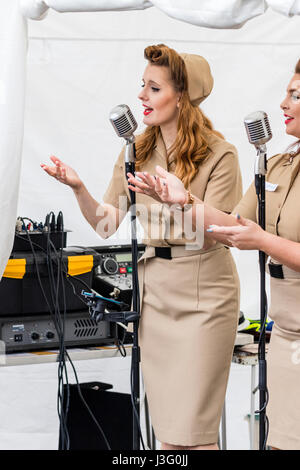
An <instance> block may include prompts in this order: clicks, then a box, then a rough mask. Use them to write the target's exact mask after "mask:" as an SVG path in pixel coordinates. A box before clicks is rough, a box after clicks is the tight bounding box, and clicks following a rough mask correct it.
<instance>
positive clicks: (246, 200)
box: [232, 183, 257, 222]
mask: <svg viewBox="0 0 300 470" xmlns="http://www.w3.org/2000/svg"><path fill="white" fill-rule="evenodd" d="M256 210H257V196H256V192H255V187H254V183H252V184H251V185H250V186H249V188H248V189H247V191H246V193H245V194H244V196H243V198H242V199H241V200H240V202H239V203H238V204H237V205H236V206H235V208H234V209H233V211H232V213H233V214H239V215H241V216H242V217H245V218H246V219H250V220H252V221H253V222H257V216H256Z"/></svg>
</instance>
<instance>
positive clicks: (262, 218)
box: [255, 145, 268, 450]
mask: <svg viewBox="0 0 300 470" xmlns="http://www.w3.org/2000/svg"><path fill="white" fill-rule="evenodd" d="M266 171H267V151H266V146H265V145H259V146H258V147H257V157H256V161H255V189H256V194H257V199H258V223H259V225H260V227H261V228H262V229H263V230H265V228H266V207H265V194H266V193H265V191H266V190H265V175H266ZM265 261H266V255H265V253H264V252H263V251H260V250H259V266H260V335H259V343H258V364H259V381H258V389H259V450H265V448H266V423H267V416H266V407H267V394H268V390H267V362H266V319H267V298H266V289H265V284H266V272H265Z"/></svg>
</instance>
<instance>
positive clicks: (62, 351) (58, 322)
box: [16, 214, 111, 450]
mask: <svg viewBox="0 0 300 470" xmlns="http://www.w3.org/2000/svg"><path fill="white" fill-rule="evenodd" d="M48 215H49V214H48ZM19 219H20V220H22V222H23V224H24V225H25V232H26V235H27V239H28V242H29V244H30V247H31V251H32V254H33V258H34V263H35V267H36V273H37V278H38V284H39V286H40V289H41V292H42V295H43V298H44V300H45V302H46V304H47V308H48V311H49V313H50V315H51V317H52V319H53V322H54V325H55V328H56V331H57V334H58V337H59V367H58V378H59V385H58V394H57V408H58V416H59V420H60V430H61V444H62V447H63V450H69V449H70V440H69V435H68V431H67V423H66V418H67V413H68V411H69V384H68V374H67V366H66V361H65V359H66V358H67V359H68V361H69V363H70V365H71V367H72V370H73V373H74V376H75V380H76V385H77V390H78V394H79V397H80V399H81V401H82V403H83V404H84V406H85V408H86V409H87V411H88V413H89V415H90V417H91V418H92V420H93V421H94V423H95V425H96V427H97V429H98V430H99V431H100V434H101V436H102V438H103V439H104V441H105V444H106V447H107V449H108V450H111V447H110V444H109V442H108V439H107V437H106V436H105V433H104V431H103V429H102V427H101V425H100V424H99V422H98V421H97V419H96V417H95V416H94V414H93V412H92V411H91V409H90V407H89V405H88V404H87V402H86V400H85V399H84V397H83V395H82V392H81V388H80V383H79V380H78V375H77V372H76V368H75V366H74V364H73V361H72V359H71V357H70V356H69V353H68V351H67V349H66V348H65V344H64V325H63V321H62V320H63V319H62V317H61V315H60V310H59V308H58V309H56V310H55V313H54V312H53V309H52V307H51V306H50V302H49V300H48V297H47V295H46V293H45V290H44V287H43V283H42V280H41V276H40V270H39V266H38V260H37V256H36V252H35V249H34V246H33V245H36V246H37V247H38V248H39V249H41V250H42V251H44V252H45V253H46V254H47V264H48V274H49V279H50V284H51V288H50V291H51V297H52V300H53V287H55V279H54V276H53V266H52V263H51V262H49V255H50V249H51V244H52V241H51V240H50V237H49V241H48V242H47V250H45V249H44V248H43V247H41V246H40V245H39V244H37V243H34V242H33V241H32V240H31V237H30V233H29V232H28V230H27V227H26V224H25V223H24V220H25V219H27V218H22V217H20V218H19ZM46 221H47V222H48V224H49V217H48V218H46ZM16 236H17V237H18V238H22V237H21V236H19V235H17V234H16ZM47 236H49V235H48V234H47ZM62 237H63V231H62ZM62 240H63V239H62ZM55 255H56V259H57V262H59V258H58V256H57V255H58V254H57V252H56V250H55ZM58 271H60V276H62V275H63V271H62V270H61V269H59V267H58ZM65 274H66V273H65ZM63 279H64V278H63ZM62 284H63V282H62ZM58 285H59V278H58V279H57V280H56V286H58ZM89 289H90V288H89ZM55 292H56V293H57V295H56V296H55V297H54V298H56V299H57V302H56V307H57V306H58V292H57V291H56V290H55ZM63 300H64V307H65V305H66V298H65V291H64V288H63ZM65 314H66V311H65V308H64V318H65ZM64 374H65V378H66V385H67V401H66V412H64V407H63V399H64V392H63V384H64V377H63V375H64Z"/></svg>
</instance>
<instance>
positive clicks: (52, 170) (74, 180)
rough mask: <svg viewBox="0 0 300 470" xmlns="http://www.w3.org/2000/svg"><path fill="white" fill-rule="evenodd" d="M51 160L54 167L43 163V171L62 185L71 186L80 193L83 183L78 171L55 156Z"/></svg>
mask: <svg viewBox="0 0 300 470" xmlns="http://www.w3.org/2000/svg"><path fill="white" fill-rule="evenodd" d="M50 160H51V161H52V162H53V163H54V166H50V165H45V164H44V163H41V167H42V168H43V170H44V171H45V172H46V173H48V175H50V176H53V178H55V179H57V180H58V181H60V182H61V183H64V184H66V185H67V186H70V187H71V188H72V189H73V190H74V191H78V190H79V189H80V188H81V186H82V185H83V183H82V181H81V179H80V178H79V176H78V174H77V173H76V171H75V170H73V168H71V167H70V166H68V165H66V164H65V163H64V162H62V161H61V160H60V159H59V158H57V157H55V156H54V155H52V156H51V157H50Z"/></svg>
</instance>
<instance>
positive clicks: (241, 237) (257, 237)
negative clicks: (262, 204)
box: [207, 215, 266, 250]
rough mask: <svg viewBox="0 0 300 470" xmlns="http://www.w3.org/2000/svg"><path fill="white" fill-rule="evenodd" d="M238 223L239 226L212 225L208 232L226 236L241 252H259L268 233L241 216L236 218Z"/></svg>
mask: <svg viewBox="0 0 300 470" xmlns="http://www.w3.org/2000/svg"><path fill="white" fill-rule="evenodd" d="M236 221H237V222H238V224H239V225H234V226H232V227H225V226H224V227H222V226H220V225H210V227H209V229H208V230H207V231H208V232H213V233H220V234H222V235H225V236H226V238H227V239H228V241H229V242H230V243H231V244H232V246H234V247H236V248H238V249H239V250H259V249H260V246H261V244H262V240H263V238H264V235H265V233H266V232H265V231H264V230H263V229H262V228H261V227H260V226H259V225H257V224H256V223H255V222H252V220H249V219H244V217H241V216H239V215H237V216H236Z"/></svg>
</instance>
